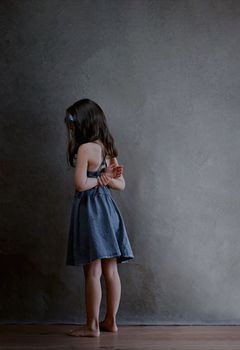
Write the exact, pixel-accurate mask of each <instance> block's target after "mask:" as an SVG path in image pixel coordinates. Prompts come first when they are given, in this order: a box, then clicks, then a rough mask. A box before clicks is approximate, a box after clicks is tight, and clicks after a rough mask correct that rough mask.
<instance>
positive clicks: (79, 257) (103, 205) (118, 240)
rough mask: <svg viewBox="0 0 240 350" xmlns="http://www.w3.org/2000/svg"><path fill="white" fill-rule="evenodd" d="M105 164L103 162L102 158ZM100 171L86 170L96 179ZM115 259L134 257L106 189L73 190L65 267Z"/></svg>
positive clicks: (115, 205)
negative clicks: (103, 259) (104, 259)
mask: <svg viewBox="0 0 240 350" xmlns="http://www.w3.org/2000/svg"><path fill="white" fill-rule="evenodd" d="M104 161H105V159H104ZM102 170H103V169H101V170H97V171H87V173H88V174H87V176H88V177H97V176H99V175H100V173H101V171H102ZM111 257H116V258H117V263H124V262H128V261H129V260H131V259H133V258H134V255H133V251H132V248H131V244H130V242H129V238H128V233H127V229H126V226H125V224H124V220H123V217H122V214H121V212H120V210H119V208H118V206H117V204H116V202H115V201H114V199H113V198H112V194H111V189H110V187H108V186H99V187H94V188H90V189H88V190H85V191H77V190H75V193H74V198H73V203H72V208H71V215H70V225H69V235H68V246H67V254H66V265H73V266H78V265H85V264H88V263H90V262H91V261H94V260H96V259H102V258H111Z"/></svg>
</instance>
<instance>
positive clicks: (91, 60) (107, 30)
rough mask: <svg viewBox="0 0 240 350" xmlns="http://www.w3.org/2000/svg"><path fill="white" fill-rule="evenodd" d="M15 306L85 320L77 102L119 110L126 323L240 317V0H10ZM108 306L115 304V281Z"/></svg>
mask: <svg viewBox="0 0 240 350" xmlns="http://www.w3.org/2000/svg"><path fill="white" fill-rule="evenodd" d="M1 10H2V11H3V12H2V13H3V15H2V18H1V20H2V21H1V22H2V28H1V33H2V34H3V39H2V40H1V43H2V44H3V45H4V47H3V50H4V55H3V56H1V61H2V78H3V79H2V83H1V85H2V86H1V134H0V140H1V161H2V162H1V163H2V167H1V186H2V190H1V213H2V215H1V238H0V274H1V289H0V293H1V295H0V300H1V306H0V308H1V309H0V317H1V322H2V323H3V322H15V321H16V322H37V321H38V322H66V323H73V322H80V323H83V322H84V321H85V304H84V277H83V271H82V268H81V267H69V266H68V267H67V266H65V254H66V244H67V235H68V224H69V218H70V208H71V203H72V198H73V170H71V169H70V170H68V168H67V164H66V158H65V152H66V142H67V141H66V133H65V126H64V124H63V118H64V111H65V108H66V107H67V106H68V105H70V104H71V103H73V102H74V101H75V100H76V99H79V98H83V97H89V98H91V99H93V100H95V101H97V102H98V103H99V104H100V105H101V106H102V108H103V110H104V111H105V113H106V116H107V118H108V121H109V125H110V128H111V131H112V133H113V135H114V136H115V139H116V144H117V146H118V149H119V158H118V159H119V162H120V163H121V164H124V167H125V168H124V169H125V170H124V171H125V172H124V175H125V179H126V188H125V191H123V192H121V193H118V192H116V191H113V196H114V199H115V200H116V202H117V203H118V206H119V208H120V209H121V211H122V214H123V217H124V219H125V223H126V226H127V228H128V232H129V239H130V241H131V244H132V248H133V251H134V254H135V259H134V260H133V261H131V262H130V263H129V264H123V265H119V273H120V277H121V281H122V298H121V303H120V308H119V312H118V323H119V324H194V323H203V324H208V323H213V324H221V323H226V324H229V323H233V324H234V323H237V324H240V303H239V291H240V253H239V251H240V236H239V227H240V215H239V212H240V176H239V172H240V157H239V154H240V153H239V147H240V116H239V111H240V99H239V92H240V76H239V69H240V41H239V40H240V3H239V1H237V0H236V1H230V0H225V1H222V0H219V1H211V0H209V1H205V0H203V1H200V0H199V1H196V0H192V1H190V0H189V1H183V0H179V1H177V0H176V1H171V0H168V1H141V0H138V1H136V0H129V1H125V0H121V1H119V0H117V1H110V0H108V1H103V0H100V1H98V0H96V1H95V0H94V1H77V0H76V1H73V0H68V1H63V0H59V1H57V0H51V1H47V0H44V1H40V0H36V1H26V0H24V1H14V0H12V1H10V0H5V1H1ZM102 286H103V299H102V305H101V317H102V316H103V315H104V310H105V305H106V304H105V289H104V288H105V287H104V282H103V281H102Z"/></svg>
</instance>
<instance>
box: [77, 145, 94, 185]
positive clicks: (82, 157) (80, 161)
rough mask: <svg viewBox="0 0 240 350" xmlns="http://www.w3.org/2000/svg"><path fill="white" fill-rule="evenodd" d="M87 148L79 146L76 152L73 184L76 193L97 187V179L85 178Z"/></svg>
mask: <svg viewBox="0 0 240 350" xmlns="http://www.w3.org/2000/svg"><path fill="white" fill-rule="evenodd" d="M88 159H89V148H88V146H87V145H86V144H83V145H81V146H79V148H78V152H77V161H76V170H75V174H74V183H75V188H76V190H77V191H85V190H88V189H90V188H93V187H95V186H97V184H98V181H97V178H93V177H87V168H88Z"/></svg>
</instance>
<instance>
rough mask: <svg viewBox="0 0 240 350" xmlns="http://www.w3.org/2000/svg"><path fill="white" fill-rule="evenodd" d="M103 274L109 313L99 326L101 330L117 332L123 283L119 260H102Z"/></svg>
mask: <svg viewBox="0 0 240 350" xmlns="http://www.w3.org/2000/svg"><path fill="white" fill-rule="evenodd" d="M102 273H103V276H104V279H105V284H106V294H107V312H106V316H105V318H104V320H103V321H102V322H100V324H99V326H100V329H101V330H105V331H108V332H117V331H118V327H117V324H116V314H117V311H118V307H119V303H120V297H121V281H120V277H119V274H118V269H117V259H116V258H107V259H102Z"/></svg>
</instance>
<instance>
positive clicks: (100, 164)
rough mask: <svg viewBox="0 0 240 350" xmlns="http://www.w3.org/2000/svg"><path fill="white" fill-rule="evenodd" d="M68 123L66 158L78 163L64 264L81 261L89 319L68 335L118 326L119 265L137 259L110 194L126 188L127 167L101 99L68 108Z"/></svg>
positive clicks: (90, 334)
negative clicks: (101, 313)
mask: <svg viewBox="0 0 240 350" xmlns="http://www.w3.org/2000/svg"><path fill="white" fill-rule="evenodd" d="M65 123H66V127H67V131H68V137H69V143H68V150H67V159H68V163H70V165H71V166H72V167H74V168H76V170H75V175H74V182H75V193H74V199H73V204H72V210H71V219H70V227H69V236H68V248H67V257H66V265H72V266H79V265H82V266H83V271H84V276H85V301H86V311H87V322H86V324H85V325H84V326H82V327H77V328H75V329H73V330H71V331H70V332H67V334H68V335H72V336H87V337H98V336H99V335H100V330H103V331H108V332H117V331H118V328H117V324H116V314H117V310H118V306H119V302H120V295H121V282H120V278H119V274H118V269H117V264H118V263H124V262H128V261H129V260H130V259H133V258H134V255H133V252H132V249H131V245H130V242H129V239H128V234H127V231H126V227H125V224H124V221H123V218H122V215H121V213H120V211H119V209H118V207H117V205H116V203H115V201H114V200H113V198H112V194H111V189H115V190H124V188H125V180H124V177H123V175H122V173H123V166H122V165H119V164H118V161H117V158H116V157H117V156H118V151H117V149H116V146H115V142H114V139H113V137H112V135H111V133H110V131H109V129H108V125H107V121H106V117H105V115H104V113H103V111H102V109H101V107H100V106H99V105H98V104H97V103H95V102H94V101H92V100H90V99H82V100H79V101H77V102H75V103H74V104H73V105H72V106H70V107H69V108H68V109H67V111H66V117H65ZM101 159H102V161H101ZM75 160H76V161H75ZM101 274H103V276H104V280H105V284H106V296H107V311H106V315H105V318H104V320H103V321H102V322H99V309H100V302H101V297H102V290H101V283H100V278H101Z"/></svg>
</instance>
